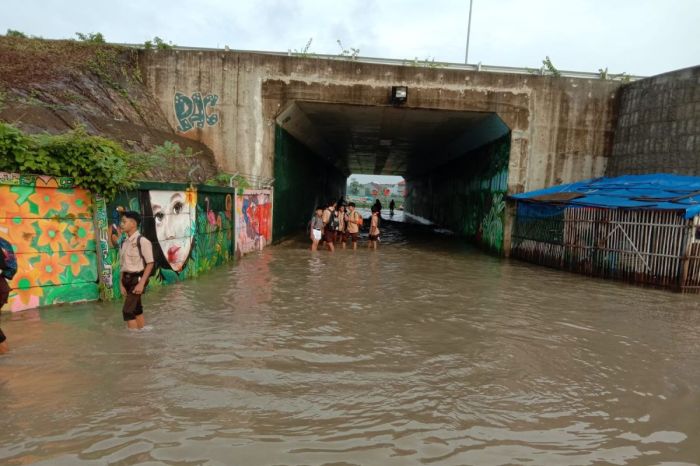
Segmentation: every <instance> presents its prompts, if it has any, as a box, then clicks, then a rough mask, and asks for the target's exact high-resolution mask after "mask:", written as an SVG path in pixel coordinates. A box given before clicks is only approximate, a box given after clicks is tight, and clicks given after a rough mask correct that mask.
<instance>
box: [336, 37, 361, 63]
mask: <svg viewBox="0 0 700 466" xmlns="http://www.w3.org/2000/svg"><path fill="white" fill-rule="evenodd" d="M336 42H337V43H338V47H340V53H339V54H338V56H339V57H341V58H349V59H350V60H357V57H358V56H359V55H360V49H356V48H354V47H350V48H349V49H346V48H345V47H343V43H342V42H340V39H338V40H336Z"/></svg>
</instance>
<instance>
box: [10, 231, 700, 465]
mask: <svg viewBox="0 0 700 466" xmlns="http://www.w3.org/2000/svg"><path fill="white" fill-rule="evenodd" d="M383 227H384V230H385V232H386V233H385V235H384V238H383V239H382V242H381V243H380V246H379V249H378V251H376V252H372V251H368V250H366V249H365V248H364V247H363V248H362V249H360V250H358V251H355V252H353V251H349V250H346V251H342V250H340V251H337V252H336V253H335V254H333V255H331V254H330V253H328V252H325V251H324V252H318V253H316V254H311V253H310V252H309V251H308V250H306V249H305V248H306V247H307V246H308V245H307V243H306V242H302V241H301V240H300V241H291V242H288V243H285V244H282V245H280V246H276V247H271V248H268V249H266V250H265V251H264V252H261V253H258V254H253V255H250V256H247V257H245V258H244V259H242V260H240V261H238V262H236V263H235V264H234V265H232V266H230V267H224V268H221V269H219V270H218V271H216V272H215V273H212V274H209V275H207V276H204V277H201V278H199V279H197V280H194V281H190V282H185V283H182V284H179V285H174V286H170V287H164V288H161V289H158V290H155V291H152V292H150V293H149V294H148V295H147V297H146V318H147V324H148V325H149V327H150V328H149V329H148V330H147V331H143V332H135V333H129V332H127V331H126V330H125V329H124V326H123V323H122V322H121V315H120V309H119V305H118V304H110V303H108V304H95V303H91V304H82V305H74V306H64V307H58V308H53V309H47V310H42V311H39V312H25V313H20V314H17V315H13V316H9V315H8V314H7V313H4V314H3V322H2V327H3V330H4V331H5V333H6V334H7V335H9V342H10V344H11V347H12V349H13V351H12V352H11V353H10V354H9V355H6V356H4V357H2V358H0V401H1V402H2V403H1V406H2V408H1V409H2V415H0V463H1V464H3V465H15V464H29V463H38V464H51V465H81V464H95V465H105V464H178V465H180V464H181V465H195V464H236V465H257V464H274V465H282V464H284V465H291V464H306V465H322V464H333V465H341V464H342V465H346V464H367V465H406V464H437V465H464V464H475V465H500V464H528V463H529V464H533V465H542V464H546V465H588V464H642V465H647V464H648V465H651V464H665V465H671V464H698V463H700V299H699V298H698V297H697V296H692V295H678V294H673V293H669V292H665V291H658V290H650V289H642V288H638V287H634V286H628V285H625V284H620V283H615V282H606V281H602V280H596V279H588V278H585V277H582V276H579V275H574V274H569V273H564V272H559V271H555V270H550V269H545V268H541V267H537V266H531V265H528V264H524V263H521V262H516V261H505V260H500V259H498V258H495V257H491V256H489V255H486V254H483V253H481V252H479V251H478V250H475V249H472V248H470V247H466V246H464V245H463V244H462V241H460V240H458V239H456V238H451V237H448V236H440V235H435V234H428V233H426V232H425V231H424V230H420V228H423V229H427V228H429V227H417V226H416V227H403V228H396V227H392V226H389V225H388V223H386V224H384V225H383ZM365 232H366V230H365ZM363 246H364V245H363Z"/></svg>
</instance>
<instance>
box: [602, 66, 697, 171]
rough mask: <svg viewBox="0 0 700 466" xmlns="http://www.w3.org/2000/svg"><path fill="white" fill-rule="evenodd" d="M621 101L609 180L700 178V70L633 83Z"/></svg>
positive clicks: (624, 92)
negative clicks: (662, 176) (662, 175)
mask: <svg viewBox="0 0 700 466" xmlns="http://www.w3.org/2000/svg"><path fill="white" fill-rule="evenodd" d="M620 102H621V103H620V115H619V119H618V121H617V129H616V131H615V140H614V144H613V156H612V158H611V160H610V164H609V166H608V170H607V175H608V176H618V175H624V174H643V173H659V172H663V173H676V174H683V175H700V66H696V67H694V68H688V69H684V70H679V71H674V72H672V73H666V74H662V75H659V76H654V77H652V78H647V79H643V80H640V81H637V82H634V83H631V84H629V85H627V86H625V87H624V88H623V89H622V91H621V98H620Z"/></svg>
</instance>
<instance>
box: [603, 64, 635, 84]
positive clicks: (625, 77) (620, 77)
mask: <svg viewBox="0 0 700 466" xmlns="http://www.w3.org/2000/svg"><path fill="white" fill-rule="evenodd" d="M598 75H599V76H600V79H603V80H611V81H622V82H623V83H628V82H630V81H631V80H632V77H631V76H630V75H629V74H627V73H620V74H610V73H608V67H607V66H606V67H605V69H603V68H599V69H598Z"/></svg>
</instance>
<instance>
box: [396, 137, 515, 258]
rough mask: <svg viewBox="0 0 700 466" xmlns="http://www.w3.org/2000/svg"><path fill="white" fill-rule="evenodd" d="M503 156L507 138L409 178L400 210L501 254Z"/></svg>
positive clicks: (505, 164) (505, 158) (504, 184)
mask: <svg viewBox="0 0 700 466" xmlns="http://www.w3.org/2000/svg"><path fill="white" fill-rule="evenodd" d="M509 154H510V133H509V134H507V135H505V136H503V137H501V138H499V139H497V140H495V141H493V142H492V143H490V144H488V145H486V146H484V147H481V148H479V149H476V150H474V151H472V152H470V153H468V154H465V155H464V156H462V157H460V158H459V159H456V160H453V161H451V162H449V163H447V164H445V165H443V166H442V167H438V168H437V169H436V170H434V171H432V172H430V173H428V174H426V175H425V176H423V177H421V178H415V179H409V180H408V181H407V183H406V184H407V191H406V210H407V211H409V212H411V213H414V214H417V215H420V216H422V217H426V218H428V219H430V220H432V221H433V222H435V223H437V224H438V225H443V226H445V227H447V228H450V229H451V230H453V231H454V232H455V233H458V234H461V235H464V236H466V237H468V238H470V239H473V240H474V241H475V242H476V243H477V244H478V245H480V246H482V247H484V248H486V249H489V250H491V251H494V252H497V253H502V252H503V234H504V225H505V208H506V202H505V198H506V193H507V191H508V160H509Z"/></svg>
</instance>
